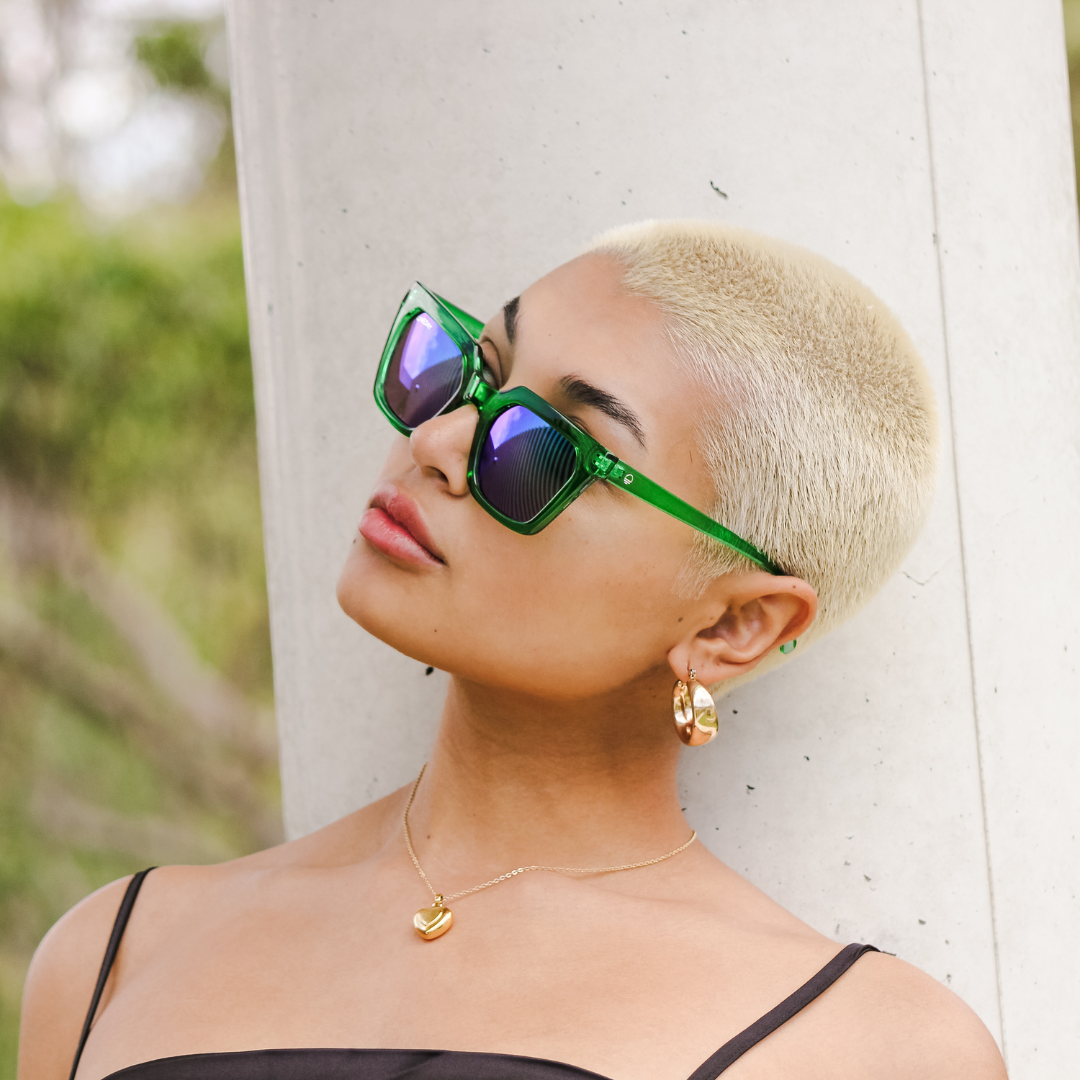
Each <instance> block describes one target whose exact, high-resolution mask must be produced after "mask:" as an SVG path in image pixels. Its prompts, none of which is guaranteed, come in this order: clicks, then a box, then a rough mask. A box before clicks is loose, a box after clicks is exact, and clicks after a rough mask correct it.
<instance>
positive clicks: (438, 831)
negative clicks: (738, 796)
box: [409, 675, 690, 892]
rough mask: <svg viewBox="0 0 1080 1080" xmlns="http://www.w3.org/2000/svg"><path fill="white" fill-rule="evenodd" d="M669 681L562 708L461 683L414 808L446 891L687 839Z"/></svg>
mask: <svg viewBox="0 0 1080 1080" xmlns="http://www.w3.org/2000/svg"><path fill="white" fill-rule="evenodd" d="M661 678H662V675H660V676H659V678H658V677H656V676H655V675H654V677H653V678H651V679H646V680H643V682H642V684H641V685H640V686H633V687H628V688H624V690H622V691H620V692H618V693H615V694H610V695H604V697H603V698H601V699H590V700H587V701H575V702H559V703H553V702H551V701H539V700H537V699H535V698H530V697H526V696H522V695H515V694H513V693H511V692H508V691H505V690H499V689H493V688H491V687H487V686H480V685H478V684H475V683H469V682H466V681H464V680H461V679H454V680H453V681H452V683H451V688H450V692H449V694H448V695H447V701H446V705H445V707H444V709H443V715H442V720H441V723H440V725H439V732H438V736H437V738H436V742H435V747H434V749H433V751H432V754H431V757H430V759H429V763H428V767H427V769H426V771H425V773H424V778H423V781H422V782H421V784H420V787H419V789H418V791H417V795H416V800H415V802H414V803H413V808H412V810H411V811H410V814H409V826H410V831H411V833H412V837H413V842H414V844H415V846H416V849H417V853H418V855H419V856H420V859H421V861H422V862H423V864H424V868H425V870H427V872H428V874H429V875H430V876H431V877H432V879H433V881H434V883H435V885H436V887H437V888H438V889H439V890H441V891H444V892H451V891H454V890H456V889H459V888H463V887H467V886H468V885H471V884H474V883H475V881H476V880H481V879H483V878H485V877H491V876H494V875H496V874H500V873H504V872H505V871H507V870H510V869H513V868H514V867H515V866H520V865H528V864H550V865H558V866H572V867H583V868H584V867H589V866H610V865H613V864H616V863H622V862H635V861H638V860H643V859H649V858H652V857H654V856H656V855H662V854H664V853H665V852H666V851H669V850H671V849H672V848H674V847H677V846H678V845H679V844H681V843H683V842H684V841H685V840H686V839H687V838H688V837H689V835H690V829H689V826H688V825H687V824H686V821H685V820H684V818H683V816H682V812H681V810H680V808H679V803H678V794H677V789H676V767H677V765H678V758H679V742H678V739H677V738H676V736H675V732H674V730H673V728H672V727H671V725H669V724H665V723H664V716H665V710H666V709H668V708H670V706H667V705H666V704H665V701H664V698H665V697H666V694H665V692H664V691H663V690H660V691H659V692H658V685H662V683H660V679H661Z"/></svg>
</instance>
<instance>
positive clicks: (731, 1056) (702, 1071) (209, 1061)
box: [71, 867, 878, 1080]
mask: <svg viewBox="0 0 1080 1080" xmlns="http://www.w3.org/2000/svg"><path fill="white" fill-rule="evenodd" d="M150 869H151V870H152V869H153V867H151V868H150ZM149 873H150V870H142V871H140V872H139V873H138V874H136V875H135V876H134V877H133V878H132V879H131V881H130V883H129V884H128V887H127V892H125V893H124V898H123V900H121V901H120V910H119V911H118V912H117V914H116V922H115V923H114V924H113V928H112V934H111V935H110V936H109V944H108V945H107V946H106V949H105V958H104V959H103V960H102V962H101V971H100V972H99V973H98V980H97V985H96V986H95V987H94V996H93V998H91V1001H90V1009H89V1011H88V1012H87V1014H86V1022H85V1023H84V1024H83V1030H82V1037H81V1038H80V1039H79V1047H78V1049H77V1050H76V1051H75V1060H74V1062H73V1063H72V1066H71V1080H75V1073H76V1071H77V1070H78V1068H79V1059H80V1058H81V1057H82V1052H83V1048H84V1047H85V1046H86V1039H87V1036H88V1035H89V1034H90V1028H91V1027H92V1026H93V1022H94V1016H95V1014H96V1013H97V1008H98V1004H99V1003H100V1001H101V994H102V991H103V990H104V989H105V983H106V982H107V981H108V978H109V972H110V971H111V970H112V966H113V963H114V962H115V960H116V953H117V950H118V949H119V948H120V939H121V938H122V937H123V936H124V929H125V928H126V927H127V923H128V919H129V918H130V916H131V909H132V908H133V907H134V906H135V898H136V897H137V896H138V894H139V889H140V888H141V887H142V883H143V881H144V880H145V878H146V875H147V874H149ZM877 951H878V950H877V949H875V948H874V946H873V945H859V944H854V945H848V946H846V947H845V948H843V949H841V950H840V952H839V953H837V954H836V956H834V957H833V958H832V959H831V960H830V961H829V962H828V963H827V964H826V965H825V966H824V967H823V968H822V969H821V970H820V971H819V972H818V973H817V974H816V975H814V976H813V977H812V978H811V979H809V980H808V981H807V982H805V983H804V984H803V985H802V986H800V987H799V989H798V990H796V991H795V993H793V994H792V995H791V996H790V997H787V998H785V999H784V1000H783V1001H782V1002H780V1004H779V1005H777V1006H776V1008H775V1009H773V1010H771V1011H770V1012H767V1013H766V1014H765V1015H764V1016H763V1017H761V1019H760V1020H756V1021H755V1022H754V1023H752V1024H751V1025H750V1026H749V1027H748V1028H747V1029H746V1030H745V1031H742V1032H740V1033H739V1034H738V1035H736V1036H735V1038H733V1039H729V1040H728V1041H727V1042H726V1043H724V1045H723V1046H721V1047H720V1049H719V1050H717V1051H716V1053H715V1054H713V1055H712V1057H710V1058H709V1060H708V1061H706V1062H703V1063H702V1064H701V1065H700V1066H699V1067H698V1068H697V1069H695V1070H694V1072H693V1073H692V1074H691V1075H690V1076H689V1077H688V1078H687V1080H716V1078H717V1077H718V1076H719V1075H720V1074H721V1073H722V1072H723V1071H724V1070H725V1069H726V1068H727V1067H728V1066H729V1065H731V1064H732V1063H733V1062H735V1061H737V1060H738V1059H739V1058H740V1057H742V1056H743V1054H745V1053H746V1051H747V1050H749V1049H750V1048H751V1047H752V1046H756V1045H757V1044H758V1043H759V1042H761V1040H762V1039H764V1038H765V1037H766V1036H768V1035H771V1034H772V1033H773V1032H774V1031H775V1030H776V1029H777V1028H778V1027H780V1025H781V1024H784V1023H786V1022H787V1021H788V1020H790V1019H791V1018H792V1017H793V1016H794V1015H795V1014H796V1013H797V1012H799V1011H800V1010H801V1009H804V1008H806V1006H807V1005H809V1004H810V1002H811V1001H813V1000H814V998H816V997H817V996H818V995H819V994H821V993H823V992H824V991H825V990H828V988H829V987H830V986H832V984H833V983H834V982H836V980H837V979H839V978H840V976H841V975H843V974H844V972H845V971H847V969H848V968H849V967H851V965H852V964H854V963H855V961H856V960H858V959H859V957H860V956H862V955H863V954H864V953H868V952H877ZM105 1080H609V1078H608V1077H605V1076H601V1075H600V1073H594V1072H590V1071H589V1070H588V1069H579V1068H578V1067H577V1066H576V1065H566V1064H564V1063H563V1062H561V1061H548V1060H546V1059H545V1058H534V1057H523V1056H520V1055H518V1054H483V1053H473V1052H471V1051H463V1050H350V1049H334V1048H328V1049H316V1048H304V1049H297V1050H240V1051H235V1052H232V1053H218V1054H181V1055H179V1056H177V1057H166V1058H156V1059H154V1060H153V1061H143V1062H140V1063H139V1064H138V1065H129V1066H128V1067H127V1068H126V1069H120V1070H119V1071H117V1072H114V1073H111V1074H110V1075H109V1076H107V1077H106V1078H105Z"/></svg>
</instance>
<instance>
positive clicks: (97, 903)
mask: <svg viewBox="0 0 1080 1080" xmlns="http://www.w3.org/2000/svg"><path fill="white" fill-rule="evenodd" d="M130 880H131V879H130V878H122V879H121V880H120V881H114V882H112V883H111V884H110V885H106V886H104V888H101V889H98V891H97V892H95V893H91V895H90V896H88V897H86V899H85V900H82V901H80V902H79V903H78V904H76V905H75V907H73V908H72V909H71V910H70V911H69V912H68V913H67V914H66V915H64V916H63V918H61V919H60V920H59V921H58V922H57V923H56V925H55V926H53V928H52V929H51V930H50V931H49V932H48V933H47V934H46V935H45V937H44V938H43V939H42V941H41V944H40V945H39V946H38V948H37V951H36V952H35V953H34V958H33V960H32V961H31V964H30V970H29V972H28V973H27V976H26V988H25V990H24V992H23V1005H22V1024H21V1031H20V1037H19V1080H52V1078H54V1077H56V1078H62V1077H66V1076H67V1074H68V1072H69V1071H70V1069H71V1061H72V1059H73V1057H74V1056H75V1048H76V1046H77V1045H78V1042H79V1034H80V1032H81V1031H82V1025H83V1019H84V1017H85V1015H86V1010H87V1008H88V1007H89V1005H90V999H91V997H92V996H93V993H94V985H95V983H96V982H97V975H98V970H99V968H100V966H101V961H102V958H103V956H104V953H105V946H106V944H107V942H108V940H109V933H110V931H111V930H112V925H113V921H114V920H115V918H116V913H117V911H118V910H119V907H120V901H121V900H122V898H123V895H124V892H125V890H126V889H127V885H128V882H129V881H130Z"/></svg>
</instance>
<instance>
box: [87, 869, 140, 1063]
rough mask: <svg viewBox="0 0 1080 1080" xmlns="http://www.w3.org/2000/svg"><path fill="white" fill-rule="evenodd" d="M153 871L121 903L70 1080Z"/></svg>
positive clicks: (137, 881) (129, 889) (132, 884)
mask: <svg viewBox="0 0 1080 1080" xmlns="http://www.w3.org/2000/svg"><path fill="white" fill-rule="evenodd" d="M153 869H154V867H152V866H151V867H150V868H149V869H148V870H140V871H139V872H138V873H137V874H136V875H135V876H134V877H133V878H132V879H131V880H130V881H129V882H128V887H127V892H125V893H124V899H123V900H121V901H120V910H119V911H118V912H117V913H116V921H115V922H114V923H113V928H112V933H111V934H110V935H109V944H108V945H106V946H105V957H104V959H103V960H102V961H101V970H100V971H99V972H98V978H97V986H95V987H94V996H93V997H92V998H91V999H90V1009H89V1011H88V1012H87V1014H86V1021H85V1022H84V1023H83V1029H82V1035H81V1036H80V1037H79V1047H78V1049H77V1050H76V1051H75V1060H74V1061H73V1062H72V1063H71V1076H70V1080H75V1073H76V1071H77V1070H78V1068H79V1059H80V1058H81V1057H82V1052H83V1047H85V1046H86V1040H87V1038H88V1037H89V1035H90V1028H91V1027H92V1026H93V1023H94V1014H95V1013H96V1012H97V1007H98V1003H99V1002H100V1001H101V994H102V991H103V990H104V989H105V983H106V982H108V979H109V972H110V971H112V966H113V964H114V963H115V962H116V954H117V952H118V950H119V949H120V939H121V938H122V937H123V936H124V930H125V929H126V928H127V924H128V919H129V918H131V909H132V908H133V907H134V906H135V897H137V896H138V895H139V890H140V889H141V888H142V883H143V881H145V880H146V875H147V874H149V873H150V870H153Z"/></svg>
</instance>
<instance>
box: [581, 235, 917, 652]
mask: <svg viewBox="0 0 1080 1080" xmlns="http://www.w3.org/2000/svg"><path fill="white" fill-rule="evenodd" d="M587 252H588V253H595V254H604V255H608V256H612V257H614V258H616V259H617V260H618V261H619V262H620V263H621V264H622V265H623V267H624V268H625V276H624V285H625V287H626V288H627V289H628V290H630V291H631V292H634V293H637V294H640V295H644V296H646V297H648V298H650V299H651V300H653V301H654V302H655V303H656V304H657V305H659V307H660V309H661V310H662V311H663V313H664V315H665V322H666V331H667V333H668V335H669V337H670V340H671V342H672V345H673V346H674V349H675V352H676V354H677V355H678V356H679V357H680V358H681V359H682V361H683V362H684V363H686V364H688V365H689V368H690V370H691V372H692V373H693V375H694V377H695V379H697V380H698V381H699V382H700V383H701V384H702V385H703V387H704V388H705V389H706V391H708V392H711V393H712V394H714V395H715V399H716V401H717V403H718V404H717V407H716V408H715V409H712V410H710V412H709V414H708V418H707V420H706V422H705V424H704V429H703V430H702V431H701V432H700V446H701V450H702V452H703V454H704V456H705V460H706V462H707V464H708V468H709V470H710V474H711V476H712V480H713V483H714V485H715V490H716V501H715V503H714V504H713V506H712V507H711V513H712V516H713V517H714V518H715V519H716V520H717V521H719V522H721V523H722V524H724V525H725V526H727V527H728V528H729V529H732V530H734V532H736V533H737V534H738V535H740V536H742V537H745V538H746V539H747V540H749V541H750V542H751V543H752V544H754V545H755V546H756V547H758V548H759V549H761V550H762V551H764V552H765V553H766V554H768V555H769V556H770V558H772V559H773V560H774V561H775V562H776V563H778V564H779V565H780V566H781V567H783V568H784V570H785V571H786V572H787V573H789V574H793V575H795V576H797V577H800V578H803V579H804V580H805V581H807V582H809V583H810V584H811V585H812V586H813V587H814V589H815V590H816V591H817V594H818V600H819V609H818V616H817V619H816V620H815V623H814V625H813V627H811V630H810V632H809V633H808V634H806V635H805V636H804V639H803V640H801V641H800V646H804V645H805V643H806V642H807V641H808V640H810V639H812V638H816V637H820V636H822V635H824V634H825V633H827V632H828V631H829V630H831V629H832V628H833V627H835V626H837V625H839V624H840V623H841V622H843V621H844V620H845V619H847V618H849V617H850V616H851V615H853V614H854V613H855V612H856V611H857V610H858V609H859V608H860V607H862V605H863V604H865V603H866V602H867V601H868V600H869V599H870V597H871V596H873V595H874V593H875V592H877V590H878V589H880V588H881V586H882V585H883V584H884V583H885V581H886V579H887V578H888V577H889V576H890V575H891V574H892V573H893V572H894V571H895V570H896V569H897V567H898V566H899V564H900V562H901V560H902V559H903V557H904V556H905V555H906V554H907V552H908V550H909V548H910V547H911V545H912V543H913V541H914V539H915V537H916V535H917V533H918V531H919V529H920V527H921V526H922V523H923V520H924V519H925V517H926V514H927V511H928V509H929V505H930V500H931V497H932V495H933V486H934V472H935V464H936V457H937V423H936V410H935V406H934V399H933V393H932V391H931V389H930V383H929V379H928V377H927V374H926V369H925V368H924V366H923V363H922V360H921V359H920V358H919V356H918V354H917V353H916V352H915V348H914V346H913V345H912V343H911V341H910V339H909V338H908V336H907V334H905V333H904V331H903V329H902V328H901V326H900V324H899V323H898V322H897V320H896V319H895V318H894V316H893V315H892V314H891V313H890V312H889V310H888V309H887V308H886V307H885V305H884V304H883V303H882V302H881V301H880V300H879V299H878V298H877V297H876V296H875V295H874V294H873V293H871V292H870V291H869V290H868V289H867V288H866V287H865V286H864V285H862V284H861V283H860V282H858V281H856V280H855V278H853V277H852V276H851V275H850V274H848V273H846V272H845V271H843V270H841V269H840V268H839V267H837V266H834V265H833V264H832V263H830V262H828V261H827V260H826V259H823V258H821V257H820V256H818V255H814V254H812V253H811V252H809V251H806V250H804V249H802V248H798V247H795V246H794V245H791V244H786V243H782V242H781V241H778V240H773V239H771V238H769V237H765V236H759V235H757V234H755V233H751V232H747V231H745V230H743V229H737V228H733V227H731V226H728V225H721V224H717V223H714V222H704V221H646V222H642V223H640V224H637V225H627V226H624V227H621V228H617V229H613V230H611V231H610V232H607V233H604V234H603V235H602V236H600V237H598V238H597V239H596V240H594V241H593V242H592V244H590V245H589V247H588V249H587ZM752 569H756V568H755V567H754V566H753V564H752V563H750V562H749V560H747V559H745V558H744V557H743V556H741V555H738V554H736V553H735V552H734V551H732V550H731V549H729V548H726V547H723V546H722V545H720V544H718V543H717V542H716V541H713V540H710V539H709V538H707V537H705V536H703V535H700V534H699V538H698V545H697V548H696V549H695V552H694V555H693V557H692V559H691V564H690V565H689V566H688V567H687V570H686V573H685V575H684V580H683V581H682V582H681V587H682V588H683V589H685V590H687V591H690V592H694V593H700V590H701V589H703V588H704V587H705V586H706V584H707V583H708V582H709V581H710V580H712V579H713V578H715V577H716V576H718V575H720V574H724V573H728V572H732V571H742V570H752ZM802 651H803V650H802V648H800V650H799V652H800V654H801V652H802ZM781 659H782V658H781V657H780V654H779V653H776V655H775V657H773V658H770V660H768V661H767V662H766V663H765V664H764V665H762V666H761V667H760V668H759V670H763V669H764V668H765V667H772V666H774V664H775V663H776V662H780V661H781Z"/></svg>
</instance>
